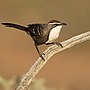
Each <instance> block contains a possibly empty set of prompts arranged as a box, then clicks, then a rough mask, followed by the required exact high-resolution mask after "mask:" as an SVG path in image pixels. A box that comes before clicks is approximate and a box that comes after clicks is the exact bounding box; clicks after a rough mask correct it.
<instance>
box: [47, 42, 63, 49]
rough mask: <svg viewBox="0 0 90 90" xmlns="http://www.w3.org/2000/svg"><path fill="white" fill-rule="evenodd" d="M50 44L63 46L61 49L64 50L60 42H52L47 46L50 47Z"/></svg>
mask: <svg viewBox="0 0 90 90" xmlns="http://www.w3.org/2000/svg"><path fill="white" fill-rule="evenodd" d="M50 44H56V45H58V46H61V47H62V48H63V46H62V44H61V43H59V42H50V43H46V45H50Z"/></svg>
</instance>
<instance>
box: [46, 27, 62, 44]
mask: <svg viewBox="0 0 90 90" xmlns="http://www.w3.org/2000/svg"><path fill="white" fill-rule="evenodd" d="M61 28H62V26H57V27H55V28H53V29H52V30H51V31H50V34H49V38H48V41H47V42H46V43H50V42H53V41H54V40H55V39H57V38H58V37H59V33H60V31H61Z"/></svg>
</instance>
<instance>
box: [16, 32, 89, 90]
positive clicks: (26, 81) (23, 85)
mask: <svg viewBox="0 0 90 90" xmlns="http://www.w3.org/2000/svg"><path fill="white" fill-rule="evenodd" d="M86 40H90V31H88V32H86V33H83V34H80V35H77V36H74V37H72V38H70V39H68V40H65V41H63V42H61V44H62V46H63V48H62V47H61V46H57V45H52V46H50V47H48V48H47V49H46V50H45V51H44V52H43V53H44V54H45V55H44V58H45V61H44V60H42V59H41V58H40V57H39V58H38V60H37V61H36V62H35V63H34V65H33V66H32V67H31V68H30V69H29V71H28V72H27V73H26V74H25V75H24V76H23V78H22V79H21V82H20V84H19V85H18V87H17V88H16V90H27V89H28V88H29V86H30V85H31V82H32V81H33V79H34V78H35V76H36V75H37V74H38V73H39V71H40V70H41V68H42V67H43V66H44V65H45V64H46V62H47V61H48V60H49V59H50V57H51V56H53V55H54V54H56V53H58V52H60V51H63V50H65V49H67V48H70V47H72V46H74V45H76V44H79V43H82V42H84V41H86Z"/></svg>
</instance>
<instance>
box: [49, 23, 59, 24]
mask: <svg viewBox="0 0 90 90" xmlns="http://www.w3.org/2000/svg"><path fill="white" fill-rule="evenodd" d="M48 24H60V23H48Z"/></svg>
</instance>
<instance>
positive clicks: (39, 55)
mask: <svg viewBox="0 0 90 90" xmlns="http://www.w3.org/2000/svg"><path fill="white" fill-rule="evenodd" d="M35 47H36V50H37V52H38V54H39V56H40V57H41V58H42V59H43V60H44V61H45V59H44V57H43V56H42V54H41V53H40V51H39V49H38V46H37V45H36V44H35Z"/></svg>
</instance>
